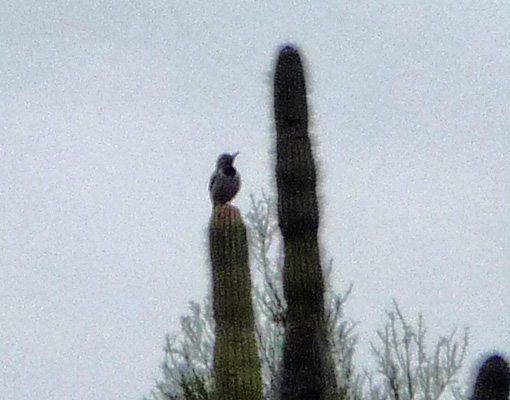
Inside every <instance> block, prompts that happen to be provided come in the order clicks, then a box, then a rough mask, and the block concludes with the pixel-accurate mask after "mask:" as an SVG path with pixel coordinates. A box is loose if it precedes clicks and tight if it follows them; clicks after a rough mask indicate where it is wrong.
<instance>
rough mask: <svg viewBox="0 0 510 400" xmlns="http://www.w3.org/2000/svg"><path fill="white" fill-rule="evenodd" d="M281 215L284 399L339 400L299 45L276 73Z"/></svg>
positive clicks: (286, 50) (287, 49)
mask: <svg viewBox="0 0 510 400" xmlns="http://www.w3.org/2000/svg"><path fill="white" fill-rule="evenodd" d="M274 112H275V119H276V133H277V138H276V152H277V159H276V183H277V187H278V219H279V225H280V229H281V231H282V235H283V241H284V246H285V264H284V271H283V278H284V293H285V298H286V300H287V307H288V311H287V316H286V328H285V343H284V350H283V369H282V382H281V388H280V398H281V399H282V400H287V399H289V400H290V399H292V400H298V399H303V400H304V399H306V400H315V399H316V400H330V399H337V398H338V395H337V385H336V380H335V373H334V366H333V362H332V359H331V355H330V351H329V342H328V336H327V333H326V332H327V329H326V318H325V310H324V277H323V273H322V268H321V263H320V255H319V244H318V238H317V231H318V227H319V207H318V201H317V194H316V170H315V163H314V160H313V154H312V146H311V143H310V139H309V136H308V109H307V101H306V87H305V77H304V71H303V67H302V64H301V59H300V56H299V53H298V51H297V50H295V49H294V48H291V47H285V48H284V49H282V50H281V52H280V54H279V57H278V61H277V65H276V71H275V78H274Z"/></svg>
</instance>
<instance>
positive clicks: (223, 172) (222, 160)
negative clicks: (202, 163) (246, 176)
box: [209, 152, 241, 207]
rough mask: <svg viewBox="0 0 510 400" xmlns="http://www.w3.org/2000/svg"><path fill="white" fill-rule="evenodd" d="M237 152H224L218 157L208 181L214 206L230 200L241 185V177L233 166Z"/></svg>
mask: <svg viewBox="0 0 510 400" xmlns="http://www.w3.org/2000/svg"><path fill="white" fill-rule="evenodd" d="M238 154H239V152H236V153H234V154H227V153H225V154H222V155H221V156H219V157H218V161H217V163H216V171H214V173H213V174H212V176H211V180H210V182H209V194H210V195H211V201H212V202H213V206H215V207H216V206H217V205H223V204H226V203H228V202H229V201H231V200H232V199H233V198H234V197H235V195H236V194H237V192H238V191H239V189H240V187H241V177H240V176H239V173H238V172H237V171H236V169H235V168H234V166H233V163H234V160H235V158H236V157H237V155H238Z"/></svg>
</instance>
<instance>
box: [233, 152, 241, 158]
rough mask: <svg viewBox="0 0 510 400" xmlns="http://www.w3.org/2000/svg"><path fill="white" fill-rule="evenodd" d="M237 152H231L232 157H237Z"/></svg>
mask: <svg viewBox="0 0 510 400" xmlns="http://www.w3.org/2000/svg"><path fill="white" fill-rule="evenodd" d="M238 154H239V152H238V151H236V152H235V153H233V154H232V158H233V159H235V158H236V157H237V155H238Z"/></svg>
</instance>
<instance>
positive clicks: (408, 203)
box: [0, 0, 510, 400]
mask: <svg viewBox="0 0 510 400" xmlns="http://www.w3.org/2000/svg"><path fill="white" fill-rule="evenodd" d="M213 3H214V4H213ZM276 3H277V4H276ZM350 3H353V4H350ZM1 19H2V23H1V24H0V32H1V38H2V40H1V44H0V78H1V81H2V88H1V89H0V101H1V104H0V106H1V109H2V113H0V129H1V132H2V133H1V135H0V193H1V199H2V202H1V209H0V212H1V216H2V217H1V220H2V223H1V230H0V243H1V246H0V252H1V253H0V254H1V258H2V264H1V266H0V268H1V271H0V324H1V326H2V328H1V330H0V354H1V355H2V356H1V357H2V361H1V363H0V398H3V399H24V400H26V399H39V400H45V399H48V400H49V399H91V398H95V399H105V400H106V399H113V398H125V399H138V398H140V397H141V396H142V395H146V394H148V393H149V391H150V389H151V388H152V385H153V381H154V379H155V378H156V377H158V376H159V369H158V365H159V363H160V362H161V360H162V356H163V351H162V347H163V344H164V336H165V334H166V333H168V332H171V331H176V330H177V329H178V321H179V316H180V315H181V314H183V313H185V312H186V311H187V305H186V304H187V302H188V301H189V300H200V299H202V298H203V296H204V295H205V293H206V290H207V279H208V269H207V268H208V267H207V262H206V260H207V257H206V242H205V238H206V235H205V229H206V226H207V223H208V217H209V213H210V210H211V206H210V202H209V197H208V193H207V182H208V179H209V175H210V173H211V171H212V169H213V167H214V163H215V159H216V157H217V155H218V154H220V153H221V152H224V151H235V150H240V151H241V154H240V156H239V157H238V167H239V170H240V171H241V173H242V176H243V188H242V192H241V195H240V196H239V198H238V200H237V202H236V204H237V205H238V206H239V207H240V208H241V209H242V210H243V211H246V210H247V209H248V205H249V194H251V193H254V194H256V195H258V194H259V193H260V190H261V189H262V188H264V189H266V190H269V188H271V187H272V184H273V180H272V170H271V167H272V158H271V157H272V153H271V151H272V129H273V127H272V120H271V107H272V104H271V81H270V79H269V74H270V73H271V72H272V67H273V62H274V59H275V55H276V51H277V49H278V47H279V46H280V45H281V44H282V43H284V42H292V43H295V44H297V45H298V46H299V47H300V49H301V51H302V54H303V56H304V58H305V60H306V65H307V66H308V86H309V92H310V106H311V109H312V111H313V118H312V121H313V122H312V125H311V128H312V131H313V133H314V135H315V143H316V154H317V159H318V162H319V170H320V172H321V177H322V178H321V195H322V216H323V218H322V223H323V225H322V238H323V241H324V250H325V251H324V253H325V254H324V256H325V257H328V256H331V257H334V259H335V271H334V280H333V283H334V286H335V287H336V288H338V289H345V288H346V287H348V285H349V284H350V283H351V282H353V283H354V284H355V287H354V292H353V294H352V296H351V298H350V301H349V303H348V305H347V313H348V316H349V317H350V318H353V319H354V320H356V321H359V333H360V334H361V342H360V347H359V356H358V358H357V360H358V361H359V364H360V366H365V364H366V359H367V357H368V343H369V341H370V340H374V339H375V329H376V328H377V327H379V326H380V324H381V323H382V322H383V315H384V310H385V309H388V308H389V307H390V306H391V300H392V299H393V298H395V299H396V300H397V301H398V302H399V304H400V306H401V307H402V310H403V311H404V312H405V313H406V315H410V316H413V317H415V316H416V315H417V314H418V313H419V312H423V314H424V317H425V320H426V322H427V323H428V326H429V328H430V333H431V334H432V335H438V334H440V333H443V334H446V333H448V332H449V331H450V330H451V329H452V328H453V327H455V326H459V327H464V326H469V327H470V328H471V343H470V348H469V358H468V360H467V362H466V367H467V368H466V370H469V368H471V367H472V365H473V363H474V362H475V361H476V360H477V359H478V357H479V356H480V354H481V353H483V352H487V351H490V350H491V349H500V350H505V349H506V350H507V351H510V316H509V314H508V310H510V296H508V293H509V285H510V268H509V265H508V263H509V261H508V260H509V259H510V228H509V226H510V211H509V206H510V164H509V161H508V160H509V152H510V106H509V104H510V98H509V93H510V67H509V65H510V33H509V32H510V22H509V21H510V5H509V4H507V3H505V2H497V1H491V2H484V3H483V4H481V2H459V1H444V0H441V1H440V0H437V1H423V2H411V1H396V0H394V1H388V2H379V1H357V2H340V1H335V2H333V1H323V2H293V1H278V2H268V1H257V2H248V1H241V2H222V3H220V2H206V1H187V2H178V1H166V2H165V1H143V2H142V1H140V2H135V1H130V2H121V1H110V2H95V1H92V2H91V1H74V2H69V1H58V2H44V1H40V2H36V1H3V2H2V17H1Z"/></svg>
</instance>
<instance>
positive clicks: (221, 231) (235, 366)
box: [209, 204, 262, 400]
mask: <svg viewBox="0 0 510 400" xmlns="http://www.w3.org/2000/svg"><path fill="white" fill-rule="evenodd" d="M209 247H210V257H211V264H212V282H213V312H214V321H215V339H216V341H215V348H214V367H213V370H214V371H213V375H214V380H215V390H214V397H213V398H214V399H215V400H244V399H246V400H259V399H261V398H262V380H261V372H260V362H259V359H258V354H257V343H256V340H255V329H254V326H255V325H254V324H255V323H254V316H253V307H252V297H251V287H252V286H251V278H250V269H249V266H248V241H247V237H246V227H245V225H244V222H243V220H242V217H241V215H240V213H239V210H238V209H237V208H235V207H233V206H231V205H228V204H226V205H223V206H217V207H215V209H214V211H213V217H212V219H211V223H210V226H209Z"/></svg>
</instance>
